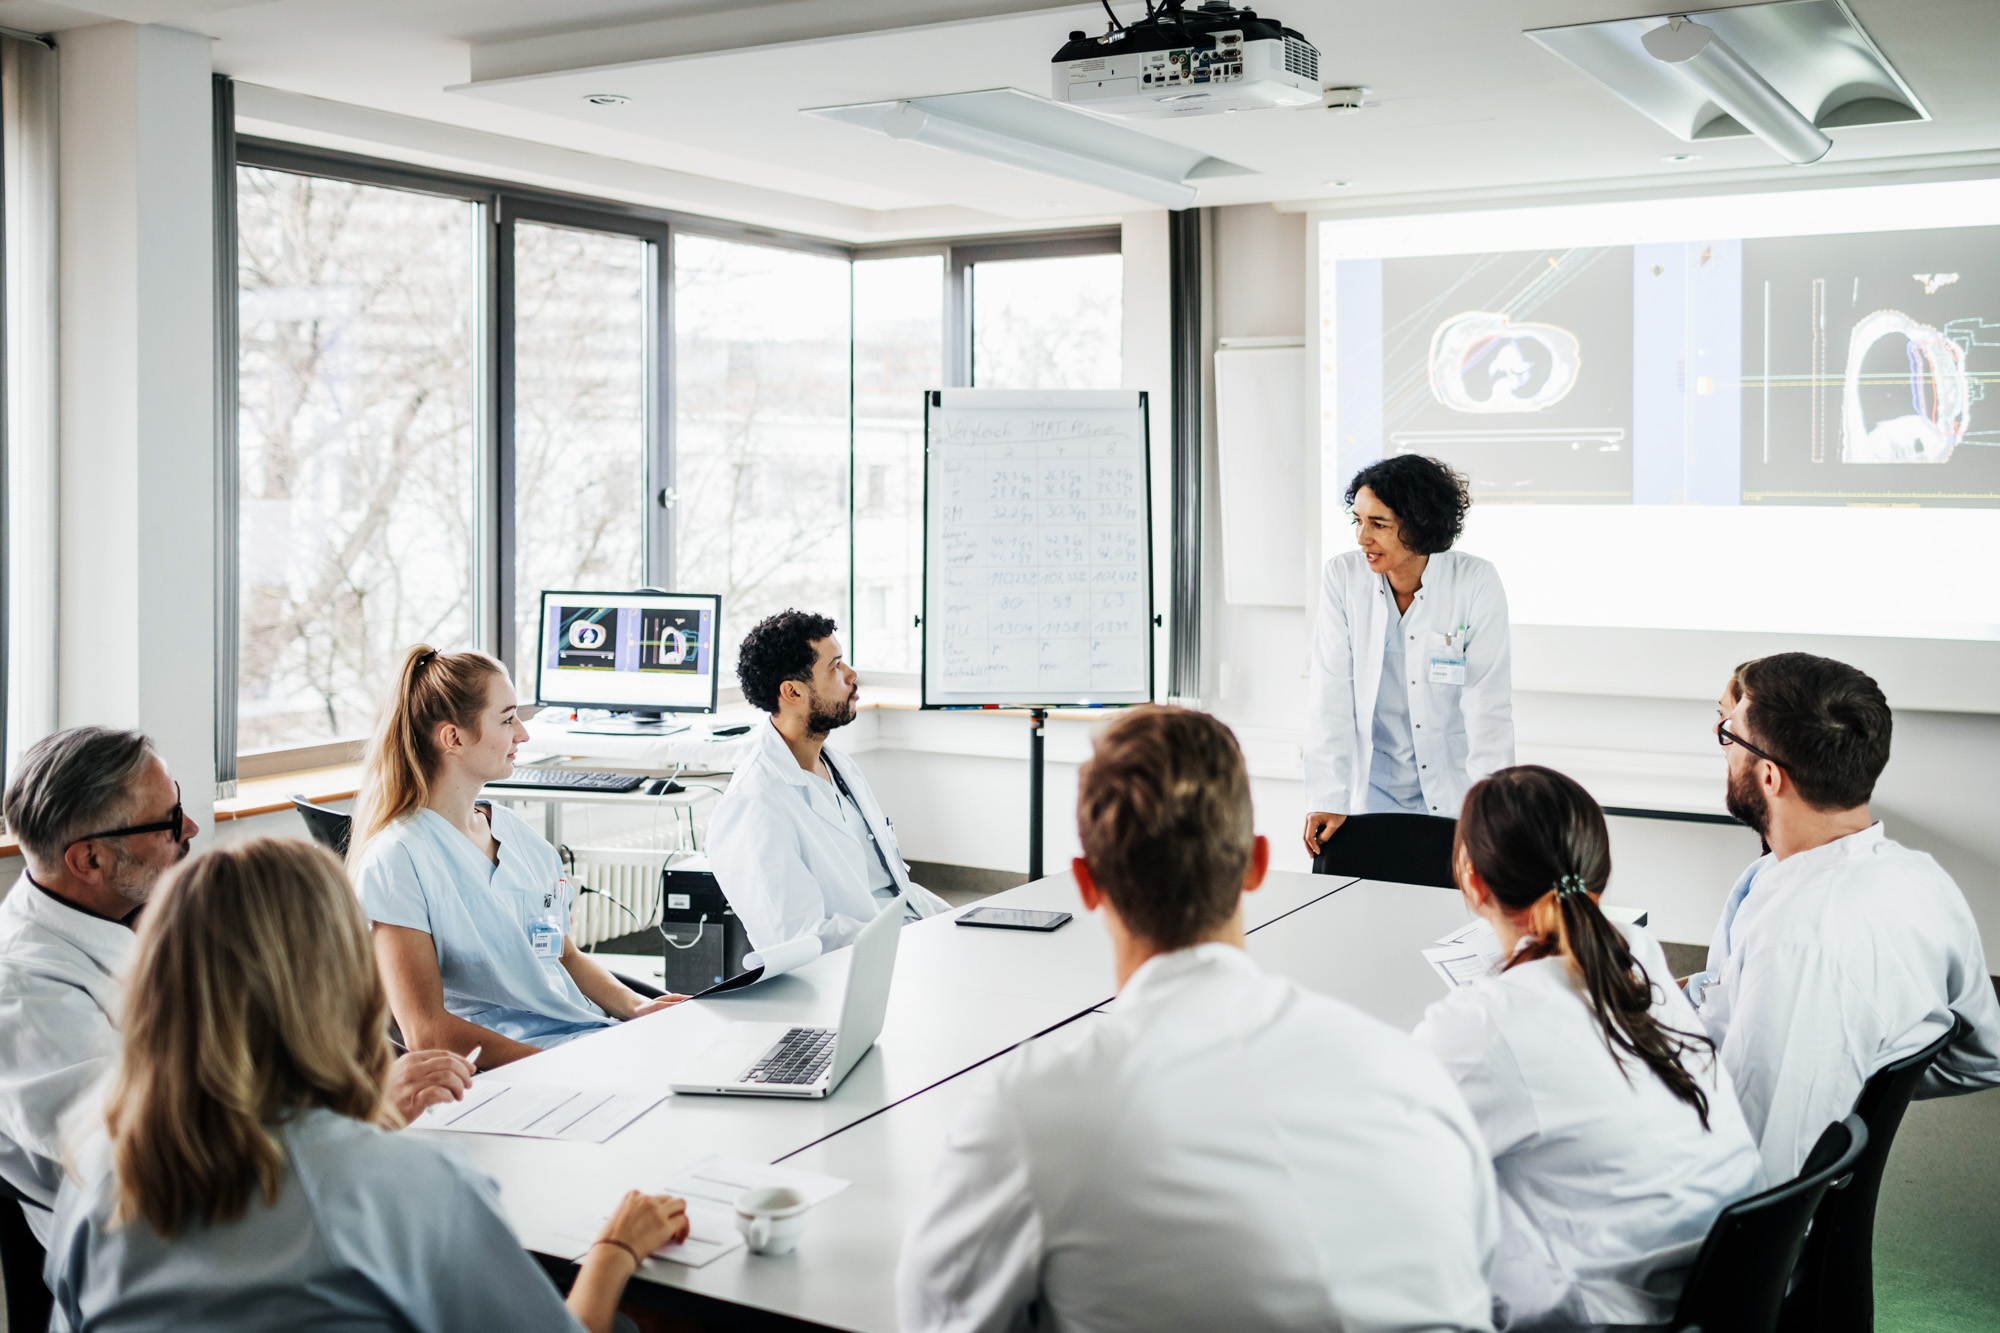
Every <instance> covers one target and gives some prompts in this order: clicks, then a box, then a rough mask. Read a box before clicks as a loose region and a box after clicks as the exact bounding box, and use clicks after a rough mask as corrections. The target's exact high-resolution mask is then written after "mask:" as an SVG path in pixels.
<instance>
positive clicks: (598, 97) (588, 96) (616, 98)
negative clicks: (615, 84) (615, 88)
mask: <svg viewBox="0 0 2000 1333" xmlns="http://www.w3.org/2000/svg"><path fill="white" fill-rule="evenodd" d="M583 100H584V101H586V102H588V103H590V104H591V105H592V106H624V105H625V104H626V103H627V102H629V101H631V100H632V99H631V98H629V97H627V96H626V95H625V94H624V93H585V94H584V95H583Z"/></svg>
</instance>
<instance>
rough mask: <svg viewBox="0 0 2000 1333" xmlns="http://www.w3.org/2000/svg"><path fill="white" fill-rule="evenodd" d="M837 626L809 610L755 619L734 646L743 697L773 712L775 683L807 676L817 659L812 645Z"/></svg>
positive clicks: (776, 699)
mask: <svg viewBox="0 0 2000 1333" xmlns="http://www.w3.org/2000/svg"><path fill="white" fill-rule="evenodd" d="M838 628H840V627H839V626H838V625H836V624H834V623H833V619H832V618H831V617H830V616H816V615H814V614H813V613H812V612H810V611H795V610H787V611H780V612H778V614H777V615H775V616H765V617H764V618H763V619H762V620H760V621H758V622H757V624H756V627H755V628H753V629H752V630H751V631H750V632H749V633H748V634H746V635H744V636H743V646H742V647H741V648H738V649H737V650H736V679H737V680H739V681H741V682H742V684H743V698H744V699H745V700H746V701H747V702H749V703H751V704H754V705H756V706H757V707H758V708H761V709H763V710H764V711H765V712H767V713H775V712H777V711H778V686H780V685H782V684H784V683H785V682H786V681H788V680H796V681H799V682H801V683H803V682H805V681H809V680H811V679H812V673H813V663H814V662H815V661H817V660H818V654H817V653H816V652H815V651H814V650H813V645H814V644H816V643H818V642H819V641H820V640H821V639H824V638H828V637H830V636H831V635H832V634H833V632H834V631H835V630H836V629H838Z"/></svg>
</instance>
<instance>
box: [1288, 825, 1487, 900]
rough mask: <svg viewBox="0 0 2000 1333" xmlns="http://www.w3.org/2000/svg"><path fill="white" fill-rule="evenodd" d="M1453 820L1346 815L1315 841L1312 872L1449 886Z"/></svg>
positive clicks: (1454, 830)
mask: <svg viewBox="0 0 2000 1333" xmlns="http://www.w3.org/2000/svg"><path fill="white" fill-rule="evenodd" d="M1457 830H1458V821H1457V820H1455V819H1446V818H1444V817H1443V816H1441V815H1349V816H1348V817H1347V822H1346V823H1344V824H1342V825H1341V826H1340V827H1339V828H1337V829H1335V830H1334V831H1333V836H1332V837H1330V838H1328V839H1327V840H1326V841H1325V842H1323V843H1321V844H1320V849H1319V855H1318V856H1315V857H1314V858H1313V873H1314V874H1315V875H1353V876H1355V877H1356V878H1359V879H1378V880H1385V881H1387V882H1389V883H1391V884H1428V885H1431V886H1432V887H1433V888H1439V889H1454V888H1457V887H1458V885H1457V882H1456V881H1454V880H1453V879H1452V877H1451V840H1452V837H1453V835H1454V834H1455V833H1456V832H1457Z"/></svg>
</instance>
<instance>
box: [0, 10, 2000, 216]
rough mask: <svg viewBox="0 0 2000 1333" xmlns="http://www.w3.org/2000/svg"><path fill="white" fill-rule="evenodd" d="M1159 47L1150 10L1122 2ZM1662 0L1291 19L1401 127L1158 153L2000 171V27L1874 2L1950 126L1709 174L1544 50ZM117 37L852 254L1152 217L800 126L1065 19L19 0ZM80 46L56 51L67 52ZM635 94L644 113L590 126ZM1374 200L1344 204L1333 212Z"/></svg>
mask: <svg viewBox="0 0 2000 1333" xmlns="http://www.w3.org/2000/svg"><path fill="white" fill-rule="evenodd" d="M1113 2H1114V4H1115V5H1116V7H1117V8H1118V9H1119V11H1120V13H1121V14H1123V15H1124V16H1125V17H1127V18H1131V17H1135V16H1136V14H1137V12H1138V10H1139V8H1140V6H1139V4H1138V2H1137V0H1113ZM1665 8H1666V7H1665V6H1664V5H1662V4H1660V3H1659V2H1658V0H1652V3H1647V2H1646V0H1639V2H1638V3H1632V2H1631V0H1506V2H1505V3H1502V2H1501V0H1397V2H1396V3H1392V4H1383V3H1379V2H1378V3H1360V2H1358V0H1353V2H1349V0H1343V2H1341V3H1333V2H1332V0H1266V7H1265V8H1264V9H1263V10H1262V12H1264V13H1266V14H1267V15H1270V16H1273V17H1277V18H1280V19H1282V20H1283V21H1285V22H1286V23H1287V24H1289V25H1290V26H1292V27H1295V28H1298V29H1299V30H1300V31H1302V32H1303V33H1304V34H1305V35H1306V36H1307V38H1308V39H1310V40H1311V41H1312V42H1313V43H1314V44H1315V45H1316V46H1318V47H1319V49H1320V52H1321V71H1322V75H1323V77H1324V79H1325V81H1326V82H1327V83H1329V84H1336V83H1348V82H1352V83H1362V84H1367V85H1369V86H1370V87H1372V88H1373V89H1374V90H1375V91H1374V95H1373V97H1374V100H1376V101H1379V102H1380V103H1381V104H1382V105H1381V106H1380V107H1379V108H1375V109H1371V110H1367V111H1363V112H1361V113H1360V114H1358V115H1352V116H1335V115H1332V114H1330V113H1327V112H1324V111H1321V110H1319V109H1318V108H1308V109H1304V110H1297V111H1262V112H1248V113H1243V114H1239V115H1232V116H1210V117H1199V118H1193V119H1187V120H1176V121H1171V122H1161V121H1138V122H1127V123H1129V124H1131V125H1133V126H1134V127H1135V128H1138V129H1141V130H1143V131H1144V132H1145V133H1148V134H1155V135H1158V136H1160V137H1162V138H1167V139H1171V140H1173V141H1175V142H1177V143H1180V144H1183V145H1185V146H1187V147H1189V148H1193V149H1197V150H1199V151H1200V152H1203V153H1206V154H1209V155H1212V156H1215V157H1219V158H1223V159H1225V160H1228V161H1231V162H1237V163H1241V164H1242V165H1244V166H1247V167H1250V168H1252V169H1253V170H1254V172H1255V174H1252V175H1246V176H1239V177H1224V178H1218V179H1213V180H1208V181H1204V182H1202V184H1201V202H1202V203H1203V204H1238V203H1251V202H1262V201H1269V202H1275V203H1278V204H1279V205H1280V206H1281V207H1307V206H1321V207H1329V208H1333V209H1336V210H1340V211H1368V212H1380V211H1383V210H1385V209H1395V208H1402V207H1409V206H1412V205H1418V204H1436V203H1441V202H1447V201H1454V200H1473V199H1491V198H1496V197H1504V196H1510V195H1543V196H1545V195H1552V194H1577V193H1585V192H1590V193H1601V192H1606V191H1615V192H1629V191H1646V190H1659V189H1672V190H1677V191H1679V190H1686V189H1688V188H1689V187H1691V186H1697V185H1698V186H1701V187H1704V188H1706V187H1717V188H1740V187H1741V186H1743V185H1744V184H1747V183H1752V182H1766V181H1779V182H1782V183H1786V184H1808V183H1811V182H1812V181H1813V180H1815V179H1830V178H1834V177H1839V176H1848V177H1853V176H1855V175H1864V176H1866V175H1879V174H1880V173H1881V172H1883V171H1887V170H1895V171H1909V170H1928V171H1938V172H1952V171H1965V170H1977V169H1980V168H1983V167H1989V166H1990V167H1993V168H2000V80H1996V79H1995V78H1994V77H1993V74H1992V71H1993V70H1995V69H1996V68H2000V3H1995V0H1852V8H1853V9H1854V11H1855V13H1856V15H1857V17H1858V18H1859V19H1860V21H1861V23H1862V25H1863V26H1864V27H1865V28H1866V29H1867V30H1868V32H1869V33H1870V35H1871V36H1872V37H1873V38H1874V39H1875V41H1876V42H1877V44H1878V45H1880V47H1881V48H1882V50H1883V51H1884V52H1885V53H1886V54H1887V55H1888V57H1889V59H1890V60H1891V61H1892V62H1893V63H1894V64H1895V65H1896V67H1897V68H1898V69H1899V70H1900V71H1901V73H1902V74H1903V76H1904V78H1905V79H1907V80H1908V81H1909V83H1910V84H1911V86H1912V87H1913V88H1914V89H1915V90H1916V92H1917V94H1918V96H1919V97H1921V98H1923V99H1924V102H1925V104H1926V105H1927V107H1928V108H1929V110H1930V111H1931V114H1932V116H1933V118H1934V119H1933V120H1932V121H1930V122H1928V123H1921V124H1905V125H1886V126H1870V127H1858V128H1852V129H1842V130H1834V131H1832V135H1833V140H1834V149H1833V152H1832V153H1831V154H1830V155H1829V156H1828V157H1827V158H1826V159H1825V161H1823V162H1822V163H1820V164H1818V165H1815V166H1813V167H1807V168H1797V167H1790V166H1787V165H1785V164H1784V163H1782V162H1780V161H1779V160H1778V159H1777V157H1776V155H1775V154H1773V153H1772V152H1771V150H1769V149H1768V148H1765V147H1764V146H1763V145H1762V144H1760V143H1758V142H1757V141H1755V140H1729V141H1713V142H1704V143H1702V144H1700V145H1698V146H1696V147H1695V149H1694V151H1696V152H1698V153H1699V154H1700V159H1699V160H1698V161H1696V162H1692V163H1687V164H1682V165H1673V164H1668V163H1666V162H1663V161H1662V160H1661V159H1662V157H1663V155H1666V154H1671V153H1676V152H1685V151H1688V150H1689V147H1688V145H1685V144H1682V143H1681V142H1679V141H1678V140H1676V139H1675V138H1674V137H1673V136H1672V135H1670V134H1668V133H1667V132H1666V131H1664V130H1662V129H1660V128H1659V127H1658V126H1656V125H1654V124H1653V123H1652V122H1650V121H1648V120H1647V119H1646V118H1645V117H1644V116H1642V115H1640V114H1639V113H1638V112H1637V111H1634V110H1632V109H1631V108H1629V107H1627V106H1625V105H1624V104H1623V103H1621V102H1619V101H1617V100H1616V99H1615V98H1613V97H1612V96H1610V95H1609V94H1608V93H1607V92H1605V91H1604V90H1603V89H1602V88H1600V87H1598V86H1596V85H1595V84H1594V83H1592V82H1591V81H1590V80H1589V79H1588V78H1587V77H1586V76H1584V75H1583V74H1582V73H1580V72H1579V71H1577V70H1575V69H1573V68H1572V67H1570V66H1569V65H1567V64H1565V63H1564V62H1563V61H1561V60H1559V59H1557V58H1556V57H1554V56H1552V55H1550V54H1549V53H1548V52H1547V51H1545V50H1543V49H1542V48H1541V47H1539V46H1537V45H1536V44H1535V43H1534V42H1532V41H1530V40H1529V39H1527V38H1526V37H1523V36H1522V35H1521V34H1522V32H1523V31H1524V30H1526V29H1530V28H1539V27H1548V26H1553V25H1557V24H1566V23H1579V22H1588V21H1596V20H1602V19H1607V18H1617V17H1634V16H1641V15H1647V14H1654V13H1661V12H1664V10H1665ZM106 18H119V19H128V20H132V21H141V22H162V23H171V24H173V25H175V26H177V27H182V28H187V29H190V30H194V31H198V32H203V33H207V34H209V35H211V36H213V37H214V38H215V39H216V48H215V64H216V68H217V69H218V70H219V71H221V72H223V73H226V74H230V75H232V76H234V77H235V78H237V79H238V80H239V81H240V82H239V91H238V114H239V118H240V120H241V123H242V126H243V128H244V129H245V131H246V132H252V133H263V134H269V135H273V136H276V137H284V138H293V139H300V140H304V141H307V142H315V143H323V144H328V145H333V146H338V147H345V148H352V149H356V150H359V151H363V152H372V153H374V154H376V155H380V156H389V157H396V158H399V159H405V160H411V161H416V162H420V163H426V164H431V165H437V166H443V167H452V168H457V169H461V170H476V171H482V172H485V173H487V174H494V175H501V176H504V177H508V178H512V179H519V180H523V181H528V182H532V183H537V184H543V185H549V186H553V187H557V188H564V189H574V190H585V191H590V192H594V193H603V194H609V195H612V196H615V197H619V198H625V199H631V200H634V201H639V202H647V203H655V204H661V205H665V206H670V207H678V208H684V209H690V210H694V211H700V212H705V213H712V214H718V215H721V216H727V217H731V218H737V219H740V220H744V221H749V222H755V223H761V224H766V225H775V226H783V227H791V228H796V229H800V230H806V231H811V232H816V233H819V234H824V235H829V236H834V237H838V238H842V239H850V240H886V239H893V238H900V237H907V236H917V235H940V234H952V233H964V232H976V231H992V230H1000V229H1018V228H1020V227H1022V226H1024V225H1030V226H1057V225H1063V226H1066V225H1074V224H1076V223H1079V222H1083V221H1097V220H1103V219H1106V218H1110V217H1115V216H1117V215H1119V214H1122V213H1126V212H1131V211H1137V210H1138V209H1140V208H1143V207H1144V206H1143V205H1138V204H1135V203H1134V202H1133V201H1132V200H1130V199H1127V198H1125V197H1123V196H1120V195H1116V194H1113V193H1110V192H1108V191H1105V190H1101V189H1093V188H1091V187H1087V186H1081V185H1072V184H1068V183H1065V182H1062V181H1058V180H1056V179H1054V178H1052V177H1043V176H1040V175H1038V174H1036V173H1031V172H1023V171H1017V170H1011V169H1008V168H1004V167H999V166H994V165H990V164H987V163H984V162H981V161H978V160H976V159H971V158H966V157H961V156H957V155H954V154H951V153H947V152H944V151H941V150H938V149H934V148H929V147H925V146H923V145H920V144H915V143H910V142H905V141H897V140H889V139H886V138H883V137H882V136H879V135H874V134H870V133H868V132H866V131H863V130H858V129H854V128H852V127H849V126H844V125H841V124H838V123H835V122H829V121H822V120H819V119H816V118H813V117H808V116H804V115H801V114H800V112H801V110H802V109H804V108H808V107H816V106H827V105H832V104H838V103H844V102H861V101H871V100H877V99H884V98H897V97H908V96H917V95H924V94H938V93H949V92H962V91H969V90H973V89H981V88H995V87H1008V86H1012V87H1016V88H1021V89H1023V90H1025V91H1028V92H1033V93H1038V94H1043V95H1046V93H1047V91H1048V78H1049V66H1048V57H1049V56H1050V55H1051V54H1052V53H1053V52H1054V51H1055V49H1056V47H1057V46H1058V45H1060V44H1061V42H1062V40H1063V38H1064V36H1065V35H1066V34H1067V32H1068V31H1069V30H1070V29H1072V28H1079V27H1080V28H1085V29H1087V30H1089V31H1092V32H1095V31H1099V30H1101V28H1102V27H1103V24H1104V19H1103V13H1102V10H1101V9H1098V8H1096V7H1094V6H1087V5H1076V4H1062V3H1056V4H1051V3H1049V0H1004V2H1001V3H996V0H771V2H768V3H761V4H759V3H743V2H741V0H739V2H738V3H734V4H729V3H719V2H718V0H709V3H706V4H704V3H701V2H700V0H562V2H561V3H559V4H558V3H548V2H547V0H263V2H262V3H258V2H255V0H83V2H82V3H78V4H74V5H67V6H62V5H51V4H45V3H41V2H40V0H0V25H5V26H9V27H14V28H25V29H29V30H35V31H54V32H57V33H58V34H59V33H60V31H61V30H62V29H64V28H68V27H76V26H81V25H83V24H87V23H92V22H100V21H103V20H104V19H106ZM58 41H60V37H58ZM589 92H616V93H622V94H624V95H626V96H628V97H629V98H631V101H630V102H629V103H627V104H626V105H624V106H618V107H597V106H592V105H590V104H588V103H586V102H584V101H583V100H582V99H583V94H585V93H589ZM1330 180H1348V181H1352V182H1354V184H1353V185H1352V186H1351V187H1349V188H1345V189H1341V190H1338V191H1334V190H1330V189H1329V188H1328V187H1327V186H1326V184H1325V182H1327V181H1330Z"/></svg>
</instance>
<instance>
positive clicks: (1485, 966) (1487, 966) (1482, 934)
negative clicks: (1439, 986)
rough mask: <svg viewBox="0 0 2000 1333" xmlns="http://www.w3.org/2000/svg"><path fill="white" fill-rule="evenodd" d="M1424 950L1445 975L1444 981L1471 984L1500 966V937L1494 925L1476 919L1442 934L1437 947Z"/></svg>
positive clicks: (1440, 973)
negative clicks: (1496, 934)
mask: <svg viewBox="0 0 2000 1333" xmlns="http://www.w3.org/2000/svg"><path fill="white" fill-rule="evenodd" d="M1423 952H1424V961H1425V962H1427V963H1429V964H1430V965H1431V969H1432V970H1433V971H1435V972H1436V973H1437V974H1438V976H1439V977H1441V978H1443V980H1444V984H1445V985H1447V986H1451V987H1458V986H1470V985H1471V984H1472V983H1473V982H1475V981H1477V980H1479V979H1480V978H1481V977H1484V976H1491V975H1492V973H1493V969H1494V968H1495V967H1496V966H1498V964H1499V962H1500V940H1499V938H1498V937H1497V936H1495V935H1494V933H1493V927H1492V926H1490V925H1488V924H1487V923H1486V922H1484V921H1479V920H1473V921H1468V922H1466V923H1465V924H1464V925H1462V926H1460V927H1459V928H1458V929H1457V930H1454V931H1452V932H1451V933H1450V934H1449V935H1445V936H1443V937H1441V938H1440V939H1439V940H1438V942H1437V945H1436V946H1435V947H1433V948H1429V949H1425V950H1424V951H1423Z"/></svg>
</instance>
